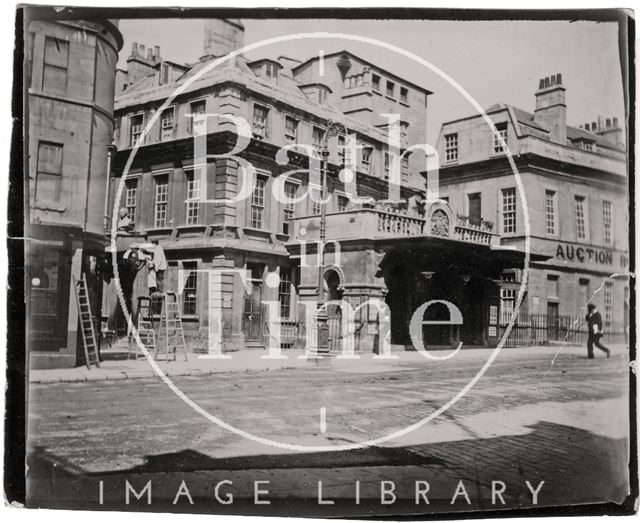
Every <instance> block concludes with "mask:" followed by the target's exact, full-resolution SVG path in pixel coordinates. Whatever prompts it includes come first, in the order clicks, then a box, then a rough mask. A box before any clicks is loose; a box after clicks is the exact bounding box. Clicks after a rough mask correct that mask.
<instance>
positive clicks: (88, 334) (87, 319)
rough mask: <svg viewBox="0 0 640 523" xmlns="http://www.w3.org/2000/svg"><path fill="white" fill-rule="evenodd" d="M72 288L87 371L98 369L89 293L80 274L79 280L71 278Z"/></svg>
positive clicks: (96, 345) (96, 344) (98, 362)
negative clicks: (93, 368)
mask: <svg viewBox="0 0 640 523" xmlns="http://www.w3.org/2000/svg"><path fill="white" fill-rule="evenodd" d="M73 288H74V289H75V294H76V305H77V306H78V316H79V318H78V319H79V320H80V331H81V332H82V344H83V346H84V359H85V364H86V365H87V369H89V370H91V365H95V366H96V367H98V368H100V357H99V356H98V342H97V340H96V333H95V329H94V327H93V316H92V314H91V303H90V302H89V291H88V289H87V280H86V279H85V277H84V274H82V276H81V278H80V279H79V280H76V277H75V276H73Z"/></svg>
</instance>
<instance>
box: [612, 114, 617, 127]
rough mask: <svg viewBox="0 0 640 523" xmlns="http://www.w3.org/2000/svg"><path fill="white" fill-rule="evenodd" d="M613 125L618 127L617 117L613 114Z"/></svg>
mask: <svg viewBox="0 0 640 523" xmlns="http://www.w3.org/2000/svg"><path fill="white" fill-rule="evenodd" d="M613 126H614V127H618V119H617V118H616V117H615V116H614V117H613Z"/></svg>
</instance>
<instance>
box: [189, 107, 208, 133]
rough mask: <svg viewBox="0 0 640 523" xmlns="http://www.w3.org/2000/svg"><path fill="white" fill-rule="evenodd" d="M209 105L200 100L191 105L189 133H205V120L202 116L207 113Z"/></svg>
mask: <svg viewBox="0 0 640 523" xmlns="http://www.w3.org/2000/svg"><path fill="white" fill-rule="evenodd" d="M206 108H207V103H206V101H205V100H198V101H197V102H191V103H190V104H189V110H190V113H191V118H190V119H189V132H190V133H191V134H197V135H200V134H203V133H204V131H205V120H204V118H202V117H201V116H200V115H203V114H205V113H206V111H207V109H206Z"/></svg>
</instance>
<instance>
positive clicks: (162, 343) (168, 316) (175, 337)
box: [154, 292, 188, 361]
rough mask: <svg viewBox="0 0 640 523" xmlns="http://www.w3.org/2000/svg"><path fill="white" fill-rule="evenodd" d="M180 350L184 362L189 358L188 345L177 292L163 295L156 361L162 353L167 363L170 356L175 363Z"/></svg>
mask: <svg viewBox="0 0 640 523" xmlns="http://www.w3.org/2000/svg"><path fill="white" fill-rule="evenodd" d="M178 350H181V351H182V353H183V354H184V361H187V360H188V357H187V343H186V342H185V339H184V330H183V328H182V317H181V315H180V303H179V302H178V297H177V295H176V293H175V292H167V293H165V294H163V295H162V312H161V315H160V332H159V334H158V343H157V345H156V353H155V356H154V357H155V359H158V355H159V354H160V352H161V351H162V352H163V353H164V354H163V355H164V357H165V358H166V361H169V356H171V357H172V359H173V361H175V360H176V358H177V353H178Z"/></svg>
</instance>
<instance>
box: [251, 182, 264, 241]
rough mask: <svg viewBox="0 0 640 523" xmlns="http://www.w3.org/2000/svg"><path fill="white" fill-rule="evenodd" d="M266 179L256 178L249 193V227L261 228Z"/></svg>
mask: <svg viewBox="0 0 640 523" xmlns="http://www.w3.org/2000/svg"><path fill="white" fill-rule="evenodd" d="M265 185H266V180H265V179H264V178H258V179H256V186H255V188H254V190H253V194H252V195H251V227H253V228H254V229H262V227H263V221H264V188H265Z"/></svg>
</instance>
